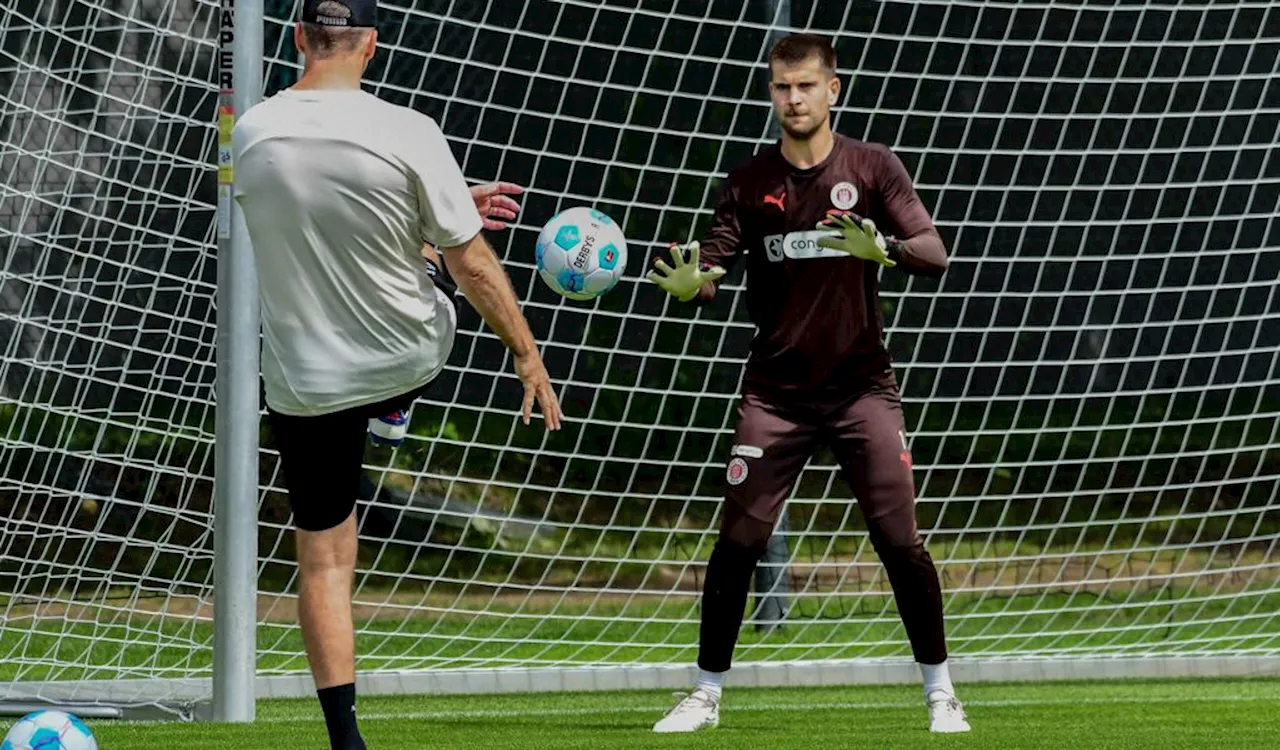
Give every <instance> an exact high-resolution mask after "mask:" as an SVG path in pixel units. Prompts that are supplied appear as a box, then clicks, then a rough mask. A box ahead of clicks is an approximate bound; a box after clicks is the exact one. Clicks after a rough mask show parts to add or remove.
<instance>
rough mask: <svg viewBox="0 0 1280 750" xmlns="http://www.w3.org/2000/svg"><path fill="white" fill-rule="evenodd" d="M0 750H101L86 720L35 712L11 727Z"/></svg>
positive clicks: (50, 711)
mask: <svg viewBox="0 0 1280 750" xmlns="http://www.w3.org/2000/svg"><path fill="white" fill-rule="evenodd" d="M0 750H98V742H97V740H95V739H94V738H93V732H90V731H89V727H87V726H85V723H84V722H83V721H80V719H78V718H76V717H75V716H72V715H71V714H68V713H63V712H62V711H52V710H47V711H36V712H34V713H30V714H27V715H26V716H23V717H22V718H21V719H18V723H17V724H14V725H13V726H12V727H10V728H9V733H8V734H6V735H5V736H4V742H3V743H0Z"/></svg>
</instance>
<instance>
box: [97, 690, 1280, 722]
mask: <svg viewBox="0 0 1280 750" xmlns="http://www.w3.org/2000/svg"><path fill="white" fill-rule="evenodd" d="M422 700H423V701H424V702H425V701H430V700H431V696H423V697H422ZM1275 701H1276V696H1274V695H1258V696H1245V695H1224V696H1218V697H1214V696H1188V697H1185V698H1180V697H1175V696H1151V697H1146V698H1144V697H1141V696H1138V695H1135V696H1133V697H1115V698H1057V699H1050V700H1035V699H1028V700H996V701H983V700H965V701H964V705H965V707H966V708H983V707H990V708H1006V707H1018V706H1084V705H1120V704H1155V703H1263V702H1267V703H1274V702H1275ZM672 705H674V702H672V703H666V704H662V705H651V706H622V707H617V708H608V707H603V706H596V707H592V708H548V709H527V710H520V709H515V710H509V709H463V710H457V711H415V712H407V713H389V714H388V713H362V714H360V721H396V720H398V721H417V720H424V719H445V720H447V719H521V718H539V717H545V718H553V717H562V716H614V715H625V714H652V715H654V716H655V717H660V716H661V715H662V714H663V713H665V712H666V711H667V709H669V708H671V706H672ZM909 708H918V709H920V710H922V711H923V710H924V701H923V700H921V701H919V702H910V703H907V702H894V703H889V702H879V703H854V702H828V703H775V704H764V703H756V704H752V705H744V706H735V705H733V704H732V703H730V704H728V705H726V706H725V707H724V710H726V711H728V712H730V713H739V712H748V711H776V712H792V711H846V710H847V711H876V710H884V709H909ZM318 721H320V719H319V718H318V717H317V716H274V717H259V718H258V719H257V720H256V721H255V723H259V724H292V723H306V722H318ZM103 723H104V724H109V725H110V726H167V725H166V724H163V723H157V722H154V721H110V720H107V721H104V722H103Z"/></svg>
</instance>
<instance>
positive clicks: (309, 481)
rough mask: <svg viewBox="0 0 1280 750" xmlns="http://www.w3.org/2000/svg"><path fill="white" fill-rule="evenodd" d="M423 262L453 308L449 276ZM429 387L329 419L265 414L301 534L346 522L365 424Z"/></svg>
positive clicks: (356, 491) (359, 470)
mask: <svg viewBox="0 0 1280 750" xmlns="http://www.w3.org/2000/svg"><path fill="white" fill-rule="evenodd" d="M424 260H425V259H424ZM426 262H427V265H428V273H430V274H431V276H432V279H433V280H434V281H435V283H436V286H437V287H439V288H440V290H441V291H443V292H444V293H445V295H446V296H447V297H449V301H450V302H452V303H453V304H454V305H455V306H456V304H457V302H456V300H455V298H454V291H455V289H456V287H454V286H453V283H452V280H451V279H449V278H448V274H447V273H446V272H444V271H443V270H442V269H437V268H435V266H434V265H433V264H432V263H431V262H430V261H426ZM430 387H431V384H430V383H427V384H424V385H421V386H418V387H417V388H414V389H412V390H409V391H406V392H404V393H401V394H399V395H397V396H392V397H391V398H388V399H385V400H383V401H379V402H377V403H374V404H366V405H365V406H356V407H353V408H350V409H344V410H342V411H337V412H333V413H331V414H320V415H316V416H305V417H304V416H291V415H288V414H281V413H279V412H277V411H273V410H272V409H270V408H268V409H267V418H268V421H269V423H270V425H271V434H272V437H273V438H274V440H275V448H276V450H278V451H279V452H280V464H281V470H282V471H283V473H284V483H285V488H286V489H287V490H288V491H289V507H290V508H291V509H292V510H293V522H294V524H295V525H296V526H297V527H298V528H299V529H302V530H303V531H325V530H326V529H332V528H333V527H335V526H338V525H339V524H341V523H342V522H343V521H346V520H347V517H348V516H350V515H351V512H352V511H353V510H355V507H356V498H357V496H358V495H359V494H360V476H361V473H362V472H363V471H364V451H365V446H366V445H367V443H368V432H369V420H370V419H377V418H378V417H384V416H386V415H388V414H391V413H392V412H395V411H408V410H409V408H410V407H411V406H413V402H414V401H415V400H416V399H417V398H418V397H419V396H421V395H422V394H423V393H425V392H426V391H427V389H428V388H430Z"/></svg>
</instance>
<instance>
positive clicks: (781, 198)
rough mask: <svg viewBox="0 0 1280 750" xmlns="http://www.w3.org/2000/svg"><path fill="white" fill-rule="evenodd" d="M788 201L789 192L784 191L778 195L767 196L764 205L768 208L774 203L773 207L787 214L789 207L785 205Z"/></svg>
mask: <svg viewBox="0 0 1280 750" xmlns="http://www.w3.org/2000/svg"><path fill="white" fill-rule="evenodd" d="M786 200H787V191H785V190H783V191H782V192H781V193H780V194H778V195H766V196H765V197H764V204H765V205H766V206H767V205H769V204H770V203H772V204H773V205H775V206H777V207H778V210H779V211H782V212H784V213H785V212H786V210H787V207H786V206H785V205H784V203H785V202H786Z"/></svg>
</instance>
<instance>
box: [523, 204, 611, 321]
mask: <svg viewBox="0 0 1280 750" xmlns="http://www.w3.org/2000/svg"><path fill="white" fill-rule="evenodd" d="M535 254H536V257H537V261H538V274H539V275H540V276H542V280H543V281H545V282H546V284H547V286H549V287H551V289H552V290H553V291H554V292H555V293H556V294H559V295H562V296H564V297H567V298H568V299H571V300H578V301H582V300H589V299H595V298H596V297H599V296H600V295H602V294H604V293H605V292H607V291H609V290H610V289H612V288H613V287H614V285H615V284H617V283H618V280H619V279H621V278H622V274H623V272H625V271H626V269H627V239H626V237H625V236H623V234H622V227H620V226H618V222H616V221H614V220H613V219H611V218H609V217H608V216H606V215H605V214H603V213H601V212H600V211H597V210H595V209H594V208H587V207H586V206H576V207H574V208H570V209H566V210H564V211H561V212H560V213H558V214H556V215H555V216H553V217H551V220H550V221H548V222H547V223H546V225H545V226H543V227H542V233H541V234H539V235H538V243H537V246H536V249H535Z"/></svg>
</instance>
